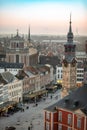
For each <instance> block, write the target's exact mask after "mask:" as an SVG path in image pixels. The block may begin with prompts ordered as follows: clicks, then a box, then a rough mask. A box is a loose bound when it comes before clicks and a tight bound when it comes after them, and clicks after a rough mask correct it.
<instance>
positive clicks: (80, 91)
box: [45, 85, 87, 115]
mask: <svg viewBox="0 0 87 130" xmlns="http://www.w3.org/2000/svg"><path fill="white" fill-rule="evenodd" d="M55 107H56V108H58V107H59V108H64V109H67V110H70V111H73V112H74V111H76V110H78V109H81V110H83V112H84V114H86V115H87V111H86V110H87V85H85V86H83V87H80V88H77V89H76V90H75V91H74V92H72V93H71V94H69V95H68V96H66V97H64V98H63V99H61V100H60V101H58V102H56V103H55V104H53V105H51V106H49V107H47V108H45V110H47V111H51V112H54V111H56V110H55Z"/></svg>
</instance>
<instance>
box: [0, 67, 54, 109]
mask: <svg viewBox="0 0 87 130" xmlns="http://www.w3.org/2000/svg"><path fill="white" fill-rule="evenodd" d="M51 82H53V67H52V66H49V65H45V66H42V65H41V66H37V67H32V66H29V67H24V68H23V69H20V70H19V72H18V73H17V74H16V75H13V74H12V73H11V72H9V71H4V72H2V73H0V109H1V110H2V109H3V108H4V107H7V104H9V102H15V103H19V102H22V101H23V96H24V97H27V99H35V98H36V96H37V97H38V96H41V95H43V94H46V93H47V90H46V85H49V84H50V83H51ZM5 104H6V105H5Z"/></svg>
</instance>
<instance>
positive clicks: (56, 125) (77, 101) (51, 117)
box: [44, 86, 87, 130]
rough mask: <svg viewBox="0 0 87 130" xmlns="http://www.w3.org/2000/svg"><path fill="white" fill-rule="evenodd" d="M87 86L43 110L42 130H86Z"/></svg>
mask: <svg viewBox="0 0 87 130" xmlns="http://www.w3.org/2000/svg"><path fill="white" fill-rule="evenodd" d="M86 99H87V86H83V87H80V88H78V89H77V90H75V91H74V92H72V93H71V94H70V95H68V96H66V97H64V98H63V99H61V100H60V101H58V102H56V103H55V104H53V105H51V106H49V107H47V108H45V109H44V130H87V101H86Z"/></svg>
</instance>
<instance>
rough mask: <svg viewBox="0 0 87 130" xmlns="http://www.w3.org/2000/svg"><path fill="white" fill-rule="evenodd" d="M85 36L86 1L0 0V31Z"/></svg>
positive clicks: (86, 24) (86, 30) (0, 32)
mask: <svg viewBox="0 0 87 130" xmlns="http://www.w3.org/2000/svg"><path fill="white" fill-rule="evenodd" d="M70 13H71V19H72V30H73V33H74V34H75V35H87V0H0V34H10V33H11V34H14V33H16V30H17V29H18V30H19V33H21V34H27V33H28V29H29V26H30V30H31V34H51V35H61V34H63V35H66V33H67V32H68V30H69V20H70Z"/></svg>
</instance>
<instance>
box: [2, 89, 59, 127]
mask: <svg viewBox="0 0 87 130" xmlns="http://www.w3.org/2000/svg"><path fill="white" fill-rule="evenodd" d="M57 95H58V91H57V92H55V93H54V94H53V96H52V98H51V96H50V95H49V96H48V97H46V100H42V101H40V102H38V106H34V103H29V104H25V106H24V112H21V111H18V112H17V113H15V114H13V115H10V116H9V117H0V130H5V127H7V126H8V127H10V126H14V127H15V128H16V130H28V127H30V130H44V108H46V107H47V106H49V105H51V104H53V103H55V102H57V101H58V99H56V98H55V97H56V96H57ZM26 106H29V108H28V109H26ZM31 125H32V126H31Z"/></svg>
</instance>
